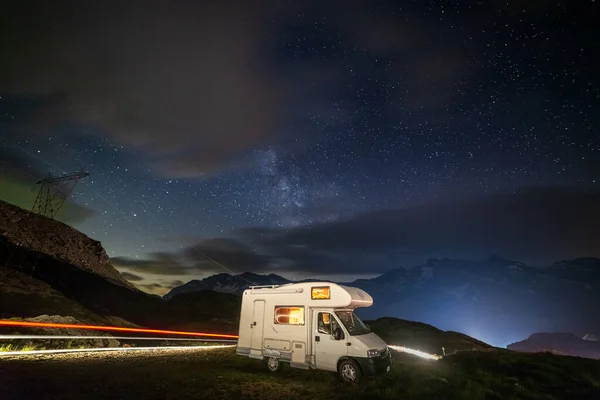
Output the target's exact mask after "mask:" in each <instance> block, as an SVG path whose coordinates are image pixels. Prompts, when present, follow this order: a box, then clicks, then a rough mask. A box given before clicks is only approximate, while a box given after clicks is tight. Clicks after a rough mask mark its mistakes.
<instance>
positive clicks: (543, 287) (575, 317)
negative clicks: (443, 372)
mask: <svg viewBox="0 0 600 400" xmlns="http://www.w3.org/2000/svg"><path fill="white" fill-rule="evenodd" d="M290 282H292V281H291V280H288V279H286V278H284V277H281V276H278V275H275V274H270V275H259V274H253V273H250V272H245V273H243V274H240V275H231V274H227V273H222V274H217V275H213V276H210V277H207V278H205V279H202V280H192V281H190V282H188V283H186V284H184V285H182V286H179V287H176V288H174V289H172V290H171V291H170V292H169V293H168V294H167V295H166V296H165V298H167V299H169V298H171V297H173V296H175V295H177V294H181V293H189V292H195V291H198V290H212V291H217V292H223V293H230V294H237V295H239V294H241V293H242V292H243V290H244V289H246V288H247V287H249V286H250V285H279V284H285V283H290ZM338 283H345V284H349V285H352V286H356V287H359V288H361V289H363V290H365V291H367V292H368V293H369V294H371V295H372V296H373V299H374V305H373V307H369V308H366V309H361V310H360V311H359V315H360V316H361V317H363V318H367V319H372V318H379V317H382V316H390V317H397V318H403V319H408V320H418V321H423V322H425V323H428V324H433V325H435V326H438V327H440V328H441V329H445V330H456V331H461V332H465V333H466V334H469V335H471V336H474V337H478V338H480V339H482V340H484V341H486V342H488V343H492V344H494V345H497V346H506V345H507V344H509V343H512V342H516V341H518V340H521V339H522V338H524V337H528V336H529V335H531V334H533V333H536V332H571V333H573V334H575V335H577V336H579V337H582V336H584V335H586V334H597V333H598V332H600V318H598V313H599V307H600V259H598V258H579V259H575V260H566V261H560V262H557V263H555V264H553V265H550V266H546V267H533V266H528V265H526V264H524V263H521V262H517V261H513V260H508V259H504V258H501V257H496V256H494V257H490V258H489V259H487V260H484V261H465V260H452V259H431V260H429V261H427V262H426V263H425V264H423V265H420V266H417V267H414V268H410V269H404V268H397V269H393V270H391V271H388V272H386V273H384V274H382V275H380V276H378V277H375V278H372V279H358V280H355V281H353V282H338Z"/></svg>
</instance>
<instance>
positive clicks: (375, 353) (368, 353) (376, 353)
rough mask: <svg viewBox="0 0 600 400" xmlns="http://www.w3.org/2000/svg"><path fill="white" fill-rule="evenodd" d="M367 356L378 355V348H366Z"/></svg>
mask: <svg viewBox="0 0 600 400" xmlns="http://www.w3.org/2000/svg"><path fill="white" fill-rule="evenodd" d="M367 357H368V358H373V357H379V350H367Z"/></svg>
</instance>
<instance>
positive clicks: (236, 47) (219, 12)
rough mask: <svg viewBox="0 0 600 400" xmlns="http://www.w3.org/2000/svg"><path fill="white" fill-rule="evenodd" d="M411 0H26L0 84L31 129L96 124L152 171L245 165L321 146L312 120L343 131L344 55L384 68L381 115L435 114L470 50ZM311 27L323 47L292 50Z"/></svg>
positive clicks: (10, 18)
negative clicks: (21, 106)
mask: <svg viewBox="0 0 600 400" xmlns="http://www.w3.org/2000/svg"><path fill="white" fill-rule="evenodd" d="M253 5H254V7H253ZM407 7H408V8H406V10H405V11H404V12H403V14H402V15H395V16H392V13H391V12H390V10H387V9H386V7H385V6H382V7H373V6H372V3H371V2H367V1H361V2H357V3H355V4H353V7H348V6H347V4H346V2H339V1H338V2H335V1H334V2H329V3H323V2H317V1H308V2H298V3H286V4H285V6H283V5H282V4H280V2H269V1H263V2H259V3H252V4H251V3H249V2H233V1H221V2H211V3H206V2H166V1H157V0H150V1H141V0H138V1H135V0H134V1H127V2H122V1H119V2H117V1H102V2H91V3H90V4H87V5H86V7H81V5H80V2H79V1H75V0H66V1H64V0H63V1H59V2H52V3H51V4H50V3H48V2H42V1H36V0H22V1H19V2H17V3H15V4H13V5H12V7H11V8H10V9H9V10H4V11H5V12H3V13H2V14H1V15H0V36H2V37H7V38H10V41H3V42H2V45H0V58H1V59H2V60H3V62H2V63H1V64H0V91H2V92H3V93H6V94H8V95H11V96H16V97H17V98H25V99H28V104H31V105H32V107H33V109H34V114H33V115H30V116H29V117H27V116H25V115H23V116H22V117H21V118H20V120H21V121H28V123H29V124H35V126H30V127H29V129H30V131H31V132H33V131H39V132H45V133H55V131H56V129H53V128H56V127H64V125H65V123H72V122H75V123H79V124H80V125H83V126H85V127H89V126H92V127H93V128H94V129H85V130H83V131H91V130H93V131H99V132H101V133H102V134H103V135H106V136H108V137H109V138H110V139H112V141H113V142H116V143H120V144H124V145H126V146H129V147H133V148H136V149H140V150H141V154H143V155H144V156H145V158H146V161H147V163H148V164H150V165H152V166H154V167H155V169H156V170H157V171H158V172H159V173H162V174H164V175H168V176H173V177H184V178H187V177H197V176H202V175H204V174H207V173H212V172H215V170H217V169H222V168H225V167H231V166H237V165H243V161H242V158H243V156H244V155H246V154H247V152H248V150H250V149H252V148H255V147H258V146H262V145H264V144H266V143H274V142H275V143H277V142H285V144H286V145H288V144H289V143H288V142H293V143H296V144H297V143H304V142H306V141H308V142H312V141H314V140H318V138H316V137H313V136H315V133H314V132H313V133H310V132H312V131H314V124H313V123H310V124H309V125H308V126H306V121H307V120H308V119H309V117H310V118H318V119H319V125H320V126H321V127H326V128H327V129H333V128H334V127H336V126H337V127H341V126H347V125H348V124H349V123H351V122H352V119H353V118H355V117H352V116H356V112H358V111H359V110H361V109H364V104H362V102H361V100H360V99H356V98H355V97H356V93H353V92H351V91H350V92H349V88H351V87H354V88H356V87H361V85H362V84H363V82H362V77H360V76H356V75H355V74H354V73H352V72H349V70H350V69H352V68H350V67H352V65H353V63H357V65H356V66H357V68H358V67H359V66H361V65H362V67H361V68H363V67H364V66H365V62H367V64H366V65H370V64H371V61H372V65H373V68H374V70H373V73H375V74H378V76H379V75H381V76H380V78H378V79H377V81H378V82H380V85H381V87H380V88H375V89H374V93H380V92H383V91H386V92H387V91H390V95H389V96H388V97H389V98H390V99H391V101H389V102H387V103H386V104H378V105H377V107H378V108H381V110H382V111H383V112H384V113H385V114H386V115H385V117H388V118H392V119H393V120H398V119H399V118H403V117H404V116H405V113H406V112H408V111H410V110H408V109H413V110H419V112H426V111H427V110H431V109H432V108H434V109H435V110H436V113H435V115H441V114H440V113H439V112H440V110H442V109H444V107H445V105H446V104H448V103H449V102H450V100H451V99H449V98H448V97H447V96H441V95H440V93H445V92H447V90H446V89H447V88H452V87H453V85H454V84H455V83H456V80H457V79H459V78H460V77H461V76H464V75H465V74H470V73H471V72H472V71H473V69H474V68H475V65H474V64H466V63H465V62H464V60H465V59H467V58H468V57H469V55H470V54H472V51H474V49H473V48H471V49H469V48H467V47H466V46H464V45H463V40H462V39H463V38H462V37H460V38H458V37H454V36H451V35H446V36H444V37H442V38H441V40H440V31H439V29H441V28H440V26H441V25H440V24H439V23H438V22H439V21H437V19H435V18H434V17H433V16H431V17H428V18H426V17H422V15H424V14H423V12H422V11H423V10H422V9H421V8H420V7H416V8H414V9H410V7H409V6H407ZM340 10H341V11H340ZM325 20H326V21H327V24H326V25H325V24H323V29H325V31H323V32H321V33H319V32H318V31H317V32H315V31H314V28H315V26H321V25H322V24H321V22H322V21H325ZM407 21H413V22H411V23H410V24H409V23H408V22H407ZM472 25H474V27H473V28H472V29H473V30H475V29H476V28H477V26H475V25H476V24H475V23H473V24H472ZM432 26H435V27H437V28H436V29H433V30H432V29H431V27H432ZM469 26H470V25H469ZM313 34H314V35H316V40H318V41H319V42H320V45H321V46H317V47H314V46H308V45H307V46H300V47H299V46H298V43H304V42H305V41H307V40H309V39H307V37H306V35H308V36H310V35H313ZM321 42H322V43H321ZM284 49H287V50H285V51H284ZM290 49H291V50H290ZM303 49H304V50H303ZM303 51H304V52H305V53H302V52H303ZM340 52H344V53H345V54H347V55H348V60H347V63H349V64H347V65H346V64H345V63H341V62H340V61H339V54H338V56H334V54H336V53H340ZM365 56H366V57H370V58H371V59H370V61H369V60H365ZM376 60H377V61H376ZM379 60H381V62H384V61H385V62H389V65H387V66H386V67H385V73H383V72H381V71H379V70H378V69H377V68H375V67H376V65H377V62H379ZM378 71H379V72H378ZM389 82H396V83H398V82H400V83H399V84H396V83H395V84H394V85H391V86H392V87H396V89H390V85H387V84H388V83H389ZM395 91H397V92H395ZM452 92H453V93H454V92H456V91H455V90H454V91H452ZM374 97H376V96H374ZM372 100H373V101H376V100H375V99H374V98H373V99H372ZM34 106H35V107H34ZM379 106H381V107H379ZM443 106H444V107H443ZM358 118H360V116H359V117H358ZM21 129H23V127H21ZM290 135H292V136H293V140H289V139H290Z"/></svg>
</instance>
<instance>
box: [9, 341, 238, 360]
mask: <svg viewBox="0 0 600 400" xmlns="http://www.w3.org/2000/svg"><path fill="white" fill-rule="evenodd" d="M229 347H235V345H234V344H230V345H220V346H158V347H98V348H91V349H55V350H26V351H3V352H0V357H5V356H29V355H50V354H65V353H89V352H101V351H140V350H147V351H160V350H214V349H225V348H229Z"/></svg>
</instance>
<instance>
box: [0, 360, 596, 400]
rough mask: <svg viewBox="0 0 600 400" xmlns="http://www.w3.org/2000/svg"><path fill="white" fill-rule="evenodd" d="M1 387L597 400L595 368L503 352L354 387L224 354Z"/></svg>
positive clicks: (10, 367)
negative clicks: (269, 368) (274, 369)
mask: <svg viewBox="0 0 600 400" xmlns="http://www.w3.org/2000/svg"><path fill="white" fill-rule="evenodd" d="M7 374H8V375H7ZM3 377H5V378H3ZM6 377H8V378H6ZM2 379H13V384H14V387H21V385H19V382H22V383H23V386H26V387H27V388H28V389H27V390H28V391H27V393H25V392H23V393H20V394H22V397H17V396H13V397H12V398H15V397H17V398H36V397H39V396H43V397H44V398H50V399H51V398H53V396H56V397H57V398H61V399H76V398H88V399H96V398H98V399H99V398H104V397H102V396H105V395H106V394H107V393H113V394H114V393H118V396H119V397H121V398H144V399H163V398H174V399H175V398H177V399H188V398H189V399H197V398H198V399H202V398H215V399H239V398H245V399H261V400H266V399H281V398H285V399H304V398H327V399H330V400H335V399H345V400H346V399H365V400H366V399H390V400H391V399H448V400H454V399H456V400H458V399H461V400H462V399H467V400H468V399H474V400H475V399H486V400H487V399H529V400H542V399H544V400H552V399H556V400H559V399H569V400H570V399H579V400H583V399H598V398H600V361H595V360H587V359H580V358H574V357H560V356H554V355H550V354H524V353H514V352H510V351H497V352H477V351H474V352H464V353H458V354H456V355H452V356H449V357H446V358H444V359H442V360H440V361H431V360H422V359H418V358H414V357H413V356H410V355H406V354H395V355H394V363H393V366H392V372H390V373H389V374H386V375H383V376H379V377H376V378H373V379H369V380H367V381H366V382H365V383H364V384H361V385H359V386H347V385H344V384H342V383H341V382H340V381H339V379H338V378H337V376H336V375H335V374H333V373H328V372H323V371H304V370H298V369H292V368H290V367H287V366H286V367H285V368H284V369H283V370H282V371H280V372H279V373H277V374H272V373H269V372H268V371H267V370H266V368H265V366H264V364H263V363H262V362H261V361H257V360H252V359H249V358H247V357H241V356H237V355H236V354H235V351H234V349H231V348H230V349H222V350H210V351H190V352H182V353H177V352H173V353H169V354H165V353H148V354H139V353H135V354H134V353H128V354H123V353H112V354H106V353H103V354H96V355H93V356H86V357H79V358H75V357H74V358H73V359H71V358H68V357H66V358H63V359H54V358H52V359H50V358H48V359H45V360H44V362H37V361H35V360H30V359H23V360H18V361H11V362H10V363H6V364H4V365H3V364H2V363H0V398H3V394H6V393H3V392H2V387H3V381H2ZM25 382H34V383H35V385H25ZM49 388H54V389H53V390H54V391H55V393H53V392H52V391H50V392H48V390H50V389H49ZM98 388H102V389H101V391H98V390H97V389H98ZM36 390H39V391H40V392H39V393H38V392H36ZM42 391H43V392H42ZM8 397H9V398H11V397H10V396H8Z"/></svg>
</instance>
